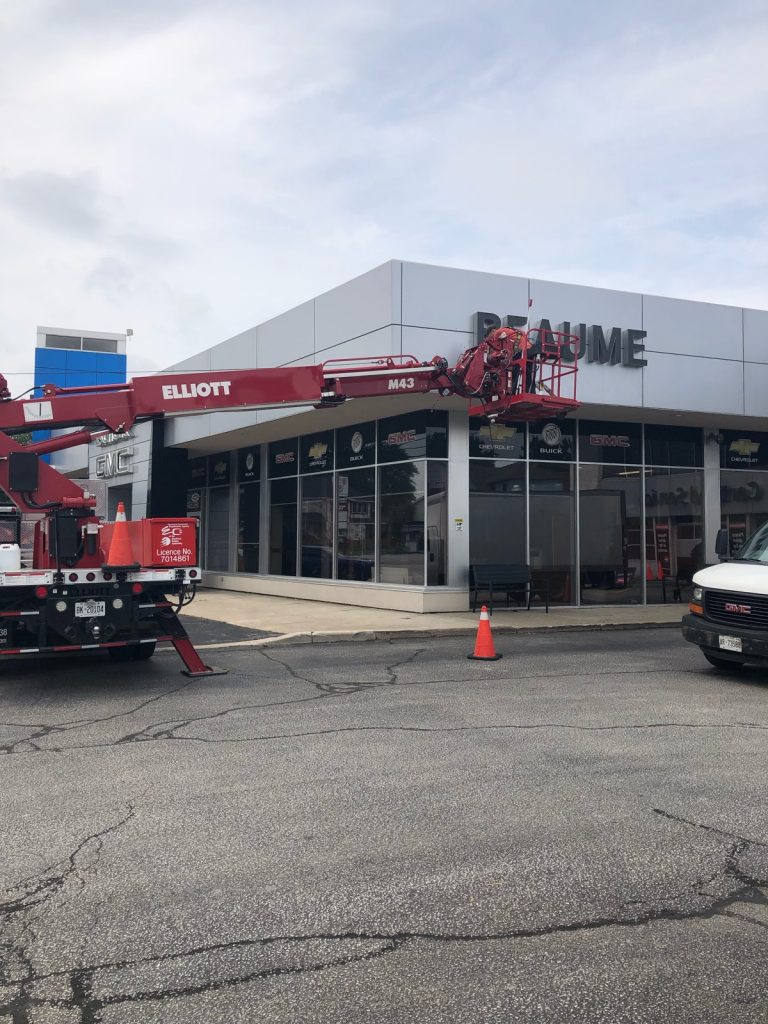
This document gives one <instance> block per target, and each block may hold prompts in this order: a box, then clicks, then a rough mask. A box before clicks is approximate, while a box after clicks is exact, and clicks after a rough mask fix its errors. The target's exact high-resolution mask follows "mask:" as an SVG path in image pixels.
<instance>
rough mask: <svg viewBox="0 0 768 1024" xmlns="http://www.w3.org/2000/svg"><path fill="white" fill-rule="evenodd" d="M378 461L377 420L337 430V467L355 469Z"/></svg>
mask: <svg viewBox="0 0 768 1024" xmlns="http://www.w3.org/2000/svg"><path fill="white" fill-rule="evenodd" d="M375 461H376V421H375V420H371V421H370V423H356V424H355V425H354V426H353V427H342V428H340V429H339V430H337V431H336V468H337V469H355V468H356V467H357V466H369V465H370V464H371V463H373V462H375Z"/></svg>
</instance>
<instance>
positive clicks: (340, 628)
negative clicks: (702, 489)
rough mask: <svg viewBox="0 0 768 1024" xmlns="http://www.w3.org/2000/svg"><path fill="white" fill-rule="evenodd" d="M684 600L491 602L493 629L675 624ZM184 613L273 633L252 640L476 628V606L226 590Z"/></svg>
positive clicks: (203, 595) (208, 594)
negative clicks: (564, 604)
mask: <svg viewBox="0 0 768 1024" xmlns="http://www.w3.org/2000/svg"><path fill="white" fill-rule="evenodd" d="M686 609H687V605H684V604H678V603H675V604H666V605H646V606H642V605H614V606H602V607H585V608H552V609H550V612H549V614H547V613H546V612H545V611H544V609H539V608H536V609H532V610H531V611H527V610H526V609H524V608H523V609H512V608H510V609H507V608H504V607H501V608H497V609H496V611H495V613H494V615H493V619H492V624H493V630H494V632H520V631H528V630H539V629H552V630H567V629H582V630H583V629H642V628H648V627H651V626H676V625H678V624H679V623H680V619H681V618H682V615H683V612H684V611H685V610H686ZM182 614H183V615H185V616H187V615H188V616H190V617H197V618H203V619H211V620H213V621H218V622H227V623H229V624H230V625H232V626H240V627H242V628H245V629H254V630H264V631H266V632H270V633H275V634H276V636H274V637H269V638H267V639H264V640H254V641H251V642H252V643H255V644H274V643H280V642H281V643H323V642H326V643H327V642H330V641H333V640H353V639H357V640H378V639H393V638H401V639H406V638H408V637H411V636H462V635H472V634H474V633H475V631H476V630H477V623H478V618H479V612H469V611H467V612H441V613H435V614H431V615H419V614H416V613H414V612H399V611H388V610H384V609H381V608H361V607H359V606H353V605H339V604H327V603H325V602H322V601H300V600H295V599H293V598H286V597H266V596H263V595H261V594H241V593H236V592H235V591H231V590H201V591H199V592H198V594H197V597H196V598H195V600H194V601H193V603H192V604H191V605H190V606H189V607H188V608H185V609H184V611H183V613H182Z"/></svg>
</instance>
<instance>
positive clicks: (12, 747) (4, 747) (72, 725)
mask: <svg viewBox="0 0 768 1024" xmlns="http://www.w3.org/2000/svg"><path fill="white" fill-rule="evenodd" d="M194 682H196V680H195V679H187V680H186V681H185V682H183V683H181V684H180V685H179V686H174V687H173V688H172V689H170V690H163V692H162V693H157V694H155V696H154V697H148V698H147V699H146V700H143V701H141V702H140V703H139V704H136V705H135V706H134V707H132V708H128V709H127V710H126V711H116V712H115V713H114V714H113V715H103V716H98V717H96V718H75V719H71V720H70V721H68V722H58V723H57V724H55V725H44V724H43V723H42V722H0V728H7V729H32V730H38V731H33V732H32V733H30V734H29V735H28V736H23V737H22V738H21V739H18V740H15V741H13V742H10V743H4V744H0V755H3V754H17V753H25V751H20V750H17V749H16V748H17V747H19V746H22V745H23V744H25V743H29V744H30V745H31V746H32V747H33V748H35V749H36V750H37V751H39V750H40V749H41V748H39V747H37V746H36V744H35V743H34V740H39V739H43V738H44V737H46V736H50V735H52V734H54V733H61V732H72V731H73V730H75V729H82V728H86V727H87V726H89V725H101V724H103V723H104V722H114V721H116V720H117V719H118V718H128V717H130V716H131V715H135V714H136V713H137V712H138V711H142V710H143V709H144V708H146V707H148V706H149V705H150V704H154V703H156V702H157V701H159V700H162V699H163V697H171V696H173V694H175V693H181V691H182V690H186V689H187V687H189V686H191V685H192V684H193V683H194Z"/></svg>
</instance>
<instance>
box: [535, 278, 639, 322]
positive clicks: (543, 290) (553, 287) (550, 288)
mask: <svg viewBox="0 0 768 1024" xmlns="http://www.w3.org/2000/svg"><path fill="white" fill-rule="evenodd" d="M531 302H532V305H531V322H532V323H534V324H535V323H538V321H539V320H541V319H542V317H543V318H546V319H547V320H549V322H550V323H551V324H552V327H553V328H557V325H558V324H560V323H563V321H565V320H567V321H569V322H570V324H571V326H572V327H573V325H574V324H579V323H584V324H600V325H601V326H602V327H603V328H605V329H608V330H610V328H611V327H621V328H634V329H636V330H638V331H639V330H642V329H643V304H642V298H641V296H640V295H637V294H633V293H632V292H619V291H612V290H611V289H609V288H586V287H583V286H581V285H575V284H557V283H555V282H553V281H537V280H536V279H532V280H531ZM523 313H525V310H523Z"/></svg>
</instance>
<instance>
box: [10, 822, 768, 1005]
mask: <svg viewBox="0 0 768 1024" xmlns="http://www.w3.org/2000/svg"><path fill="white" fill-rule="evenodd" d="M128 808H129V810H128V813H127V814H126V815H125V816H124V817H123V818H121V819H120V821H118V822H116V823H114V824H113V825H111V826H108V827H107V828H105V829H102V831H101V832H98V833H95V834H93V835H91V836H88V837H86V839H84V840H82V842H81V843H79V844H78V846H77V847H76V849H75V850H74V851H73V852H72V853H71V854H70V855H69V857H68V858H67V860H66V862H60V864H66V865H67V866H66V867H64V869H63V870H62V871H61V872H60V873H59V875H58V876H55V878H58V879H61V880H62V881H60V883H59V885H58V887H57V888H56V889H54V890H53V891H51V895H52V894H53V892H54V891H58V889H59V888H60V887H61V885H63V879H65V878H66V877H68V876H70V875H72V874H73V873H75V872H76V871H77V870H78V863H77V857H78V855H79V854H80V853H81V852H82V851H83V850H85V849H86V848H87V846H88V844H89V843H98V846H97V849H96V859H95V861H94V863H93V864H92V865H91V866H90V870H91V872H92V873H95V870H96V868H97V866H98V856H99V855H100V852H101V848H102V845H103V840H104V838H105V837H106V836H107V835H109V834H110V833H113V832H115V831H117V830H118V829H120V828H122V827H123V826H124V825H125V824H126V823H127V822H128V821H129V820H130V818H131V817H133V814H134V805H133V804H129V805H128ZM652 810H653V813H654V814H657V815H659V816H660V817H662V818H664V819H666V820H668V821H671V822H674V823H675V824H678V825H682V826H683V827H686V828H687V827H691V828H696V829H701V830H703V831H705V832H707V833H709V834H711V835H713V836H717V837H720V838H723V837H725V838H727V839H728V840H729V843H728V846H727V849H726V850H725V854H724V860H723V866H722V867H721V869H720V870H719V871H718V872H716V873H715V875H713V876H712V878H710V879H709V880H708V881H712V880H714V878H716V877H722V878H724V879H727V880H729V881H731V883H732V884H733V888H732V890H731V891H730V892H729V893H727V894H726V895H722V896H713V895H712V894H710V893H706V892H704V891H702V889H701V887H700V886H701V884H702V883H701V880H697V881H696V882H694V883H693V884H692V886H691V887H690V891H691V892H692V893H693V894H694V895H697V896H699V897H703V898H706V899H707V900H709V903H708V904H707V905H705V906H700V907H695V908H691V909H688V910H680V909H676V908H674V907H672V906H669V905H668V904H669V903H670V902H674V901H675V900H676V899H679V897H672V898H671V900H670V899H669V898H667V901H666V902H667V905H663V906H656V907H649V908H648V909H647V910H645V911H644V912H642V913H635V914H633V915H630V916H603V915H600V916H596V917H592V918H589V917H587V918H584V919H580V920H576V921H566V922H553V923H551V924H545V925H541V926H539V927H535V928H534V927H532V928H513V929H508V930H504V931H497V932H469V933H451V932H440V931H427V930H423V931H418V930H413V931H408V930H400V931H393V932H386V931H376V930H354V929H350V930H346V931H341V932H333V931H328V932H315V933H309V934H289V935H273V936H265V937H261V938H251V939H236V940H232V941H229V942H223V943H212V944H208V945H203V946H192V947H190V948H188V949H184V950H181V951H177V952H172V953H165V954H159V955H154V956H146V957H135V958H133V959H121V960H112V961H105V962H100V963H95V964H89V965H87V966H78V967H76V968H68V969H64V970H59V971H51V972H48V973H45V974H36V973H35V971H34V968H33V966H32V962H31V957H30V955H29V952H28V950H27V948H26V947H24V949H23V950H21V951H19V954H20V956H19V960H20V962H21V963H22V965H23V966H24V969H25V973H24V974H23V976H22V977H21V978H16V979H11V978H10V977H9V976H8V975H7V973H6V972H5V970H3V971H2V973H0V980H2V981H3V983H4V984H6V985H7V984H9V982H10V984H11V985H15V986H16V988H17V992H16V995H15V996H14V998H13V999H12V1000H11V1001H10V1002H7V1003H5V1004H4V1005H0V1015H3V1014H5V1015H9V1016H10V1017H11V1020H12V1021H13V1024H29V1020H30V1018H29V1011H31V1010H35V1009H39V1008H46V1009H65V1010H73V1011H78V1013H79V1024H100V1021H101V1020H102V1016H101V1011H102V1010H104V1009H106V1008H108V1007H111V1006H116V1005H121V1004H131V1003H146V1002H156V1001H161V1000H171V999H181V998H188V997H190V996H195V995H201V994H204V993H209V992H216V991H220V990H222V989H227V988H233V987H237V986H241V985H246V984H249V983H253V982H256V981H261V980H265V979H268V978H276V977H280V976H283V975H296V974H305V973H311V972H319V971H324V970H329V969H332V968H344V967H348V966H352V965H355V964H358V963H363V962H365V961H370V960H374V959H377V958H380V957H383V956H387V955H389V954H390V953H395V952H397V951H399V950H401V949H403V948H405V947H407V946H409V945H412V944H414V943H419V942H431V943H439V944H443V945H446V944H470V943H491V942H506V941H514V940H521V939H522V940H527V939H540V938H547V937H549V936H553V935H563V934H569V933H575V932H582V931H596V930H600V929H603V928H616V927H619V928H637V927H642V926H645V925H648V924H652V923H654V922H657V921H691V920H709V919H712V918H714V917H718V916H720V917H727V918H734V919H738V920H742V921H745V922H747V923H749V924H751V925H754V926H757V927H760V928H766V924H765V922H763V921H760V920H759V919H757V918H755V917H753V916H752V915H751V914H748V913H745V912H744V911H745V910H746V908H747V907H748V906H749V905H753V906H768V892H766V891H765V890H766V887H768V879H764V878H758V877H755V876H753V875H749V874H747V873H746V872H745V871H744V870H742V867H741V859H742V857H743V855H744V853H745V852H746V851H747V850H748V848H749V847H750V846H751V845H756V846H760V847H768V843H765V842H762V841H760V840H752V839H746V838H744V837H743V836H740V835H738V834H736V833H732V832H729V831H727V830H726V829H720V828H717V827H715V826H712V825H707V824H704V823H701V822H696V821H692V820H690V819H687V818H682V817H679V816H677V815H674V814H672V813H670V812H667V811H663V810H661V809H659V808H653V809H652ZM59 866H60V865H54V866H53V867H51V868H48V869H46V870H45V871H44V872H41V876H42V875H46V873H47V872H50V871H53V870H54V869H55V868H56V867H59ZM39 878H40V876H38V879H39ZM32 881H34V880H32V879H27V880H24V882H20V883H18V885H17V886H16V887H15V888H18V887H24V886H25V885H28V883H30V882H32ZM46 885H47V882H46V881H43V883H42V887H41V886H38V887H37V889H35V888H34V887H33V888H32V889H28V891H27V892H26V894H25V896H24V897H23V898H25V899H26V898H29V897H30V895H31V894H33V893H34V892H36V891H37V892H47V891H48V889H47V888H46ZM83 885H84V880H82V885H81V886H80V890H79V891H82V888H83ZM46 898H50V897H46ZM630 902H631V903H634V904H635V905H637V904H639V903H640V901H630ZM11 905H12V906H13V912H17V910H21V909H23V908H22V907H20V906H19V903H18V900H16V901H11V903H10V904H9V903H8V902H6V903H5V904H0V909H2V908H5V909H6V912H8V909H7V908H8V907H9V906H11ZM34 905H35V904H34V903H31V904H28V905H27V909H29V907H30V906H34ZM627 905H628V904H624V905H623V906H627ZM740 911H741V912H740ZM309 943H314V944H316V945H321V946H322V945H327V946H330V947H331V948H330V949H329V950H328V954H327V955H325V956H322V955H320V953H321V952H322V950H321V951H318V955H316V956H315V957H314V959H310V960H309V962H303V963H292V964H291V963H289V964H282V965H280V964H278V965H275V966H262V967H254V968H253V969H250V970H248V969H246V970H243V969H242V968H240V969H239V971H235V973H234V974H232V975H229V976H224V977H214V978H211V979H209V980H207V981H199V982H196V983H193V984H184V985H178V984H177V985H166V986H165V987H159V986H157V985H155V986H148V987H141V986H140V985H139V986H136V985H134V987H133V988H132V989H131V990H130V991H112V992H108V991H104V992H103V994H98V991H99V989H100V988H101V989H102V990H103V989H104V988H106V987H108V985H107V980H108V979H106V978H105V977H103V976H102V972H110V971H111V972H119V971H131V970H134V971H135V970H136V969H140V968H141V967H149V968H151V967H158V966H159V965H163V964H180V965H182V966H183V964H184V962H185V961H187V966H190V964H189V962H190V961H191V958H193V957H201V956H205V955H206V954H207V955H212V954H214V955H215V954H222V953H229V952H236V951H239V952H248V951H253V950H258V949H261V950H269V948H270V947H285V950H284V952H285V954H286V955H288V956H289V955H291V953H293V952H294V950H293V949H292V948H291V947H299V949H301V947H302V946H303V945H306V944H309ZM340 943H353V944H356V945H358V946H359V944H361V943H362V944H365V947H366V948H363V949H359V948H355V949H353V950H351V951H349V952H346V953H343V954H342V955H337V953H339V952H342V951H340V950H338V945H339V944H340ZM371 947H373V948H371ZM0 948H3V947H2V946H1V945H0ZM62 979H65V980H66V982H67V983H68V987H69V991H70V995H69V996H67V997H62V996H60V995H59V996H53V995H45V994H40V988H41V986H42V989H43V992H44V988H45V982H49V981H60V980H62ZM100 983H101V984H100ZM33 985H34V986H37V991H38V994H35V993H34V992H33V991H32V986H33ZM115 987H119V986H118V985H117V984H116V983H113V988H115ZM126 987H127V986H126Z"/></svg>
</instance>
